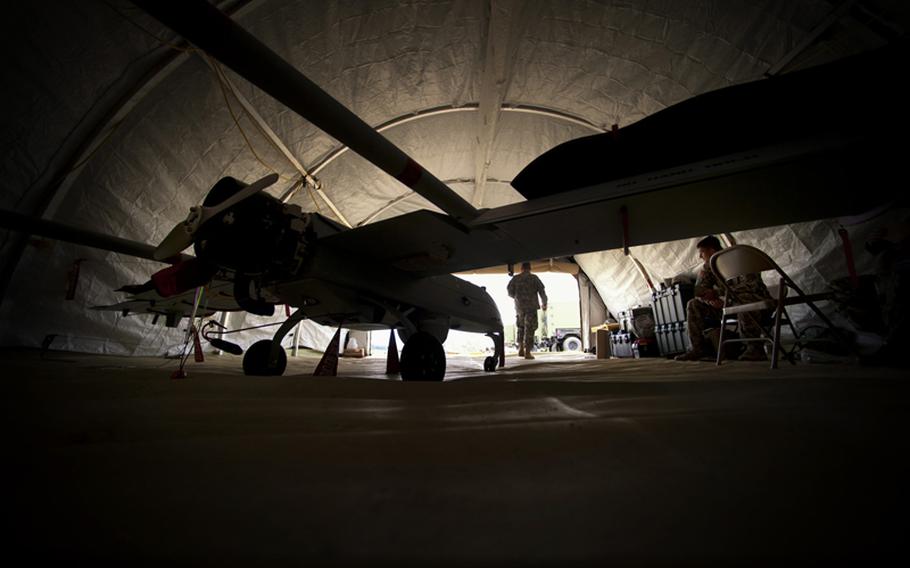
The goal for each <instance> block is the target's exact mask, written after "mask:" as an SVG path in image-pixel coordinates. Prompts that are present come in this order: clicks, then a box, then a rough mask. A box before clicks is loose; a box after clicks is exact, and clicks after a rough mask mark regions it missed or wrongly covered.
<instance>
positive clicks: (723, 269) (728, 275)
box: [708, 245, 841, 369]
mask: <svg viewBox="0 0 910 568" xmlns="http://www.w3.org/2000/svg"><path fill="white" fill-rule="evenodd" d="M708 262H709V264H710V266H711V270H712V271H713V272H714V274H715V275H717V278H718V280H720V282H721V284H722V285H723V287H724V292H725V293H724V307H723V316H722V318H723V319H726V317H727V316H728V315H734V314H735V315H736V316H737V317H743V316H748V317H753V318H756V319H758V322H759V324H760V327H761V328H762V330H763V332H764V335H765V336H764V337H745V338H740V339H726V340H725V339H724V326H721V330H720V338H719V340H718V349H717V364H718V365H720V363H721V360H722V359H723V353H724V349H723V346H724V343H734V342H736V343H747V342H762V343H770V344H771V368H772V369H776V368H777V362H778V360H779V358H780V355H781V352H783V353H784V355H785V356H786V357H787V358H788V359H789V360H790V362H791V363H795V361H794V360H793V352H794V351H795V347H794V348H793V349H791V350H790V351H789V352H788V351H787V350H785V349H784V348H783V346H782V345H781V342H780V327H781V323H782V322H783V321H786V322H787V325H789V326H790V330H791V331H792V332H793V336H794V337H797V338H798V337H799V335H798V333H797V331H796V328H795V327H794V326H793V323H792V322H791V321H790V317H789V315H788V314H787V310H786V306H792V305H794V304H806V305H808V306H809V307H810V308H811V309H812V310H813V311H814V312H815V313H816V315H818V317H819V318H820V319H821V320H822V321H823V322H825V324H826V325H827V326H828V327H829V328H830V329H831V332H832V333H833V334H834V336H835V337H837V338H838V339H841V335H840V334H839V333H838V331H837V329H836V328H835V327H834V324H833V323H831V320H829V319H828V317H827V316H826V315H825V314H823V313H822V312H821V310H819V309H818V307H816V306H815V304H814V302H817V301H820V300H828V299H830V298H831V296H832V294H831V293H821V294H805V293H803V291H802V290H800V288H799V286H797V285H796V283H795V282H793V279H792V278H790V277H789V276H788V275H787V273H786V272H784V271H783V269H781V267H780V266H778V265H777V263H776V262H774V260H772V259H771V257H769V256H768V255H767V254H765V253H764V252H762V251H761V250H759V249H757V248H755V247H751V246H749V245H736V246H732V247H729V248H725V249H723V250H720V251H718V252H716V253H714V255H712V256H711V258H710V259H709V261H708ZM769 270H774V271H776V272H777V273H778V275H779V276H780V289H779V291H778V295H777V300H773V299H767V300H761V301H758V302H750V303H747V304H735V305H731V302H734V301H735V300H736V297H735V293H734V292H733V291H732V290H731V288H730V285H729V284H728V282H729V281H730V280H732V279H733V278H737V277H740V276H745V275H746V274H761V273H762V272H765V271H769ZM791 288H792V289H793V290H794V291H795V292H796V295H795V296H792V297H788V290H789V289H791ZM762 310H774V315H773V319H772V327H773V330H769V329H768V327H767V326H765V325H763V324H761V320H760V319H759V317H760V316H759V315H757V314H755V313H754V312H760V311H762Z"/></svg>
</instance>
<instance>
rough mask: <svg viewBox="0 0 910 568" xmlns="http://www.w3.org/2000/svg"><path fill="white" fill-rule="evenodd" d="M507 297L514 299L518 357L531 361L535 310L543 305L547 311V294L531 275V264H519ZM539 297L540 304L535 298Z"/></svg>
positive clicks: (540, 283) (535, 324)
mask: <svg viewBox="0 0 910 568" xmlns="http://www.w3.org/2000/svg"><path fill="white" fill-rule="evenodd" d="M508 291H509V297H510V298H514V299H515V327H516V338H515V339H516V340H517V342H518V356H519V357H524V358H525V359H533V358H534V356H533V355H531V346H532V345H533V344H534V331H535V330H536V329H537V309H538V308H540V307H541V304H542V305H543V309H544V310H545V311H546V309H547V293H546V292H545V291H544V287H543V282H541V281H540V278H538V277H537V276H536V275H535V274H531V263H530V262H523V263H521V273H520V274H516V275H515V276H513V277H512V279H511V280H509V287H508ZM538 294H539V295H540V303H539V304H538V303H537V296H538Z"/></svg>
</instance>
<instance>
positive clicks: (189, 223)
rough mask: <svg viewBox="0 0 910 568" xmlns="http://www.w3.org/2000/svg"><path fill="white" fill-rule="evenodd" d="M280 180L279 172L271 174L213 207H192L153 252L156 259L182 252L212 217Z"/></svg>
mask: <svg viewBox="0 0 910 568" xmlns="http://www.w3.org/2000/svg"><path fill="white" fill-rule="evenodd" d="M276 181H278V174H269V175H267V176H265V177H264V178H262V179H260V180H258V181H256V182H253V183H251V184H250V185H248V186H246V187H245V188H243V189H242V190H240V191H238V192H237V193H235V194H234V195H232V196H230V197H228V198H227V199H225V200H224V201H222V202H221V203H219V204H217V205H213V206H211V207H205V206H200V207H190V214H189V215H187V217H186V220H184V221H181V222H180V223H177V225H176V226H174V228H173V229H171V232H170V233H168V234H167V236H166V237H164V240H163V241H161V243H160V244H159V245H158V246H157V247H156V248H155V252H154V253H153V255H154V257H155V259H156V260H164V259H167V258H171V257H173V256H176V255H178V254H180V253H181V252H182V251H183V250H184V249H186V248H187V247H189V246H190V245H191V244H193V237H194V236H195V235H196V231H198V230H199V227H201V226H202V225H203V224H205V223H207V222H208V221H209V220H210V219H212V218H213V217H215V216H216V215H218V214H219V213H221V212H222V211H224V210H225V209H227V208H229V207H233V206H234V205H237V204H238V203H240V202H241V201H243V200H244V199H247V198H248V197H251V196H253V195H255V194H257V193H259V192H260V191H262V190H263V189H265V188H267V187H268V186H270V185H272V184H273V183H275V182H276Z"/></svg>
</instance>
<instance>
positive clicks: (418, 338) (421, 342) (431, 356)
mask: <svg viewBox="0 0 910 568" xmlns="http://www.w3.org/2000/svg"><path fill="white" fill-rule="evenodd" d="M400 368H401V380H403V381H441V380H442V378H443V377H444V376H445V374H446V353H445V350H443V348H442V343H440V342H439V340H437V339H436V338H435V337H433V336H432V335H430V334H429V333H427V332H425V331H418V332H415V333H414V334H412V335H411V336H410V337H409V338H408V340H407V341H406V342H405V344H404V347H403V348H402V349H401V363H400Z"/></svg>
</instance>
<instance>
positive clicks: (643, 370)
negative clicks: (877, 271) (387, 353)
mask: <svg viewBox="0 0 910 568" xmlns="http://www.w3.org/2000/svg"><path fill="white" fill-rule="evenodd" d="M317 361H318V358H317V357H316V356H313V355H309V356H306V357H302V358H298V359H291V360H290V361H289V366H288V371H287V373H286V374H285V376H283V377H271V378H261V377H260V378H253V377H245V376H243V374H242V371H241V369H240V359H239V358H235V357H233V356H229V355H225V356H221V357H215V356H209V357H208V360H207V361H206V362H205V363H203V364H195V363H192V362H191V363H189V365H188V368H187V370H188V372H189V377H188V378H186V379H183V380H171V379H170V378H169V376H170V373H171V371H172V370H174V369H175V368H176V365H177V363H176V361H175V360H172V359H160V358H159V359H156V358H126V357H113V356H97V355H80V354H73V353H61V352H50V353H48V354H47V355H46V356H45V357H43V358H42V357H40V355H39V353H38V352H37V351H15V350H5V351H0V365H2V369H3V373H2V376H3V378H2V382H0V388H2V391H3V397H2V400H3V420H4V424H3V426H4V427H3V435H4V442H5V443H4V447H5V449H6V451H5V452H4V457H5V459H4V462H5V465H4V470H5V472H6V473H7V477H8V479H9V481H8V485H7V487H8V488H9V489H11V491H8V492H7V495H8V497H7V500H9V499H10V498H12V505H13V507H12V509H11V511H12V514H11V515H10V518H11V520H12V521H13V522H12V528H11V530H10V529H8V530H7V531H6V532H5V536H6V537H7V538H10V539H11V540H10V544H9V545H7V546H6V549H7V551H9V552H8V553H7V556H9V555H11V554H12V552H13V551H16V552H17V553H18V554H13V556H14V557H15V556H19V557H22V553H25V554H26V556H25V557H26V558H29V559H30V562H29V563H30V564H37V563H38V561H39V560H42V559H49V560H54V561H61V560H63V561H67V562H68V563H69V564H72V562H74V561H78V564H81V563H82V562H84V561H90V560H93V561H96V562H99V561H100V562H102V563H110V562H117V563H119V564H129V565H135V564H140V565H142V564H154V565H164V564H165V563H167V564H169V565H173V564H203V563H204V564H207V565H251V564H254V563H257V564H260V563H262V562H268V563H282V564H285V563H287V564H297V565H303V564H307V565H312V566H321V565H343V566H348V565H371V566H376V565H396V566H410V565H417V566H449V565H470V566H487V565H497V566H499V565H501V566H576V565H603V564H604V563H605V562H613V563H615V564H617V565H669V566H678V565H704V564H717V565H731V564H760V565H776V564H781V563H791V564H804V563H805V562H806V561H810V562H815V563H821V562H825V563H828V562H830V561H837V560H841V561H843V560H845V559H850V560H852V561H854V562H855V563H858V562H859V561H863V563H864V564H884V562H883V560H884V559H885V558H889V557H890V556H892V555H894V554H897V555H898V558H895V559H894V560H892V561H891V562H889V564H894V565H902V564H906V562H907V556H908V554H907V548H906V535H907V534H908V532H907V529H908V522H907V520H906V517H907V513H906V512H907V511H908V510H910V509H908V505H910V499H908V497H907V492H906V491H905V489H904V488H905V487H906V485H907V484H908V475H907V474H908V473H910V471H908V467H907V455H908V446H910V442H908V438H907V436H906V435H905V432H906V430H907V428H906V424H907V422H908V417H910V414H908V410H910V388H908V385H910V382H908V380H907V379H905V378H904V377H903V373H902V372H901V371H899V370H893V369H882V368H869V367H857V366H848V365H811V364H801V365H799V366H791V365H788V364H784V366H783V367H782V368H781V369H779V370H777V371H770V370H768V369H767V368H766V364H762V363H742V362H731V363H728V364H725V365H724V366H722V367H720V368H718V367H715V366H714V365H713V364H711V363H683V362H675V361H666V360H653V359H651V360H615V359H614V360H607V361H602V360H596V359H591V358H585V357H584V356H581V355H570V354H546V355H544V356H542V357H540V358H539V359H538V360H536V361H518V360H517V359H515V358H514V357H510V358H509V359H508V360H507V368H506V369H504V370H500V371H498V372H496V373H484V372H483V371H482V370H481V367H482V364H481V363H482V358H480V357H478V358H473V359H472V358H467V357H453V358H450V360H449V373H448V375H447V380H446V382H444V383H426V384H423V383H402V382H401V381H399V380H397V379H391V378H387V377H385V375H383V372H384V369H385V361H384V360H382V359H360V360H349V359H344V360H342V362H341V366H340V373H339V374H340V376H338V377H312V376H310V375H311V373H312V370H313V369H314V368H315V366H316V362H317ZM7 513H10V509H9V508H7ZM900 557H903V558H905V560H904V561H900V560H899V558H900Z"/></svg>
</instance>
